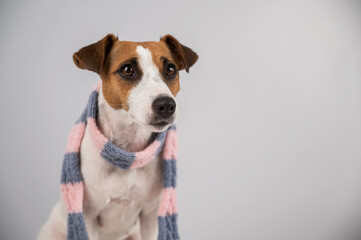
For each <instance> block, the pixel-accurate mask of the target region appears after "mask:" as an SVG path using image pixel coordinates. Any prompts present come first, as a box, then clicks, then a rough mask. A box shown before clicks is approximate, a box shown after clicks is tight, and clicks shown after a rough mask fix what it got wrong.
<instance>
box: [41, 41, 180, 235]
mask: <svg viewBox="0 0 361 240" xmlns="http://www.w3.org/2000/svg"><path fill="white" fill-rule="evenodd" d="M137 53H138V55H139V59H140V66H141V68H142V71H143V73H144V76H143V78H142V79H141V81H140V83H139V84H138V85H137V86H136V87H135V88H134V89H133V90H132V91H131V93H130V97H129V111H128V112H127V111H125V110H115V109H113V108H111V107H110V106H109V104H108V103H107V102H106V100H105V99H104V96H103V94H102V89H100V92H99V98H98V109H99V112H98V119H97V124H98V126H99V128H100V130H101V131H102V132H103V134H104V135H105V136H106V137H107V138H108V139H109V140H110V141H111V142H112V143H114V144H115V145H116V146H118V147H120V148H121V149H124V150H126V151H129V152H133V151H139V150H141V149H144V147H145V146H146V145H147V143H148V141H149V139H150V137H151V134H152V131H155V130H157V131H159V129H153V128H152V127H150V126H149V125H148V124H149V123H148V120H149V117H151V114H152V109H151V106H152V102H153V100H154V99H155V98H156V97H157V96H158V95H164V94H165V95H167V96H170V97H173V96H172V94H171V93H170V91H169V89H168V87H167V86H166V84H165V83H164V82H163V81H162V78H161V76H160V74H159V70H158V69H157V67H156V66H155V64H154V63H153V61H152V56H151V53H150V51H149V50H148V49H145V48H143V47H138V48H137ZM175 114H176V113H175ZM80 158H81V159H80V161H81V172H82V174H83V177H84V184H85V191H84V207H83V214H84V218H85V224H86V228H87V232H88V234H89V238H90V239H91V240H102V239H106V240H123V239H127V240H130V239H132V240H140V239H142V240H156V239H157V235H158V223H157V211H158V206H159V201H160V195H161V191H162V179H161V178H162V172H161V160H160V159H159V158H157V159H155V160H153V161H151V162H150V163H149V164H147V165H146V166H144V167H142V168H137V169H133V170H122V169H120V168H118V167H114V166H113V165H111V164H110V163H109V162H107V161H106V160H104V159H103V158H102V157H101V156H100V154H99V153H98V151H97V150H96V147H95V146H94V144H93V142H92V140H91V137H90V133H89V130H88V127H87V128H86V130H85V134H84V137H83V141H82V144H81V149H80ZM66 229H67V212H66V207H65V204H64V202H63V199H62V198H61V200H60V201H59V202H58V204H56V206H55V207H54V209H53V211H52V213H51V215H50V218H49V219H48V221H47V222H46V224H45V225H44V226H43V228H42V230H41V231H40V233H39V236H38V240H49V239H52V240H64V239H65V238H66V231H67V230H66Z"/></svg>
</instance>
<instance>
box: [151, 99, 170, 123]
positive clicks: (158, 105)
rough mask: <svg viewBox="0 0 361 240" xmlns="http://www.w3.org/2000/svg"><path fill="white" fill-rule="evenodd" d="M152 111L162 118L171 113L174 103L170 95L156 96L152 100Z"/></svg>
mask: <svg viewBox="0 0 361 240" xmlns="http://www.w3.org/2000/svg"><path fill="white" fill-rule="evenodd" d="M152 108H153V111H154V112H155V113H156V114H157V115H158V116H160V117H162V118H168V117H170V116H172V115H173V113H174V112H175V108H176V103H175V101H174V100H173V98H171V97H158V98H156V99H155V100H154V101H153V104H152Z"/></svg>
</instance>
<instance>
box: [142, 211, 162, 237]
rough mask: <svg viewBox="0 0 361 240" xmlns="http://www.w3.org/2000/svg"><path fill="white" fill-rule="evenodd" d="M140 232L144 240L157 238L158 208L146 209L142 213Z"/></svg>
mask: <svg viewBox="0 0 361 240" xmlns="http://www.w3.org/2000/svg"><path fill="white" fill-rule="evenodd" d="M140 232H141V235H142V240H156V239H157V238H158V208H157V207H154V206H152V207H151V209H144V210H143V211H142V212H141V213H140Z"/></svg>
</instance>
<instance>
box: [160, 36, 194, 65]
mask: <svg viewBox="0 0 361 240" xmlns="http://www.w3.org/2000/svg"><path fill="white" fill-rule="evenodd" d="M160 41H163V42H165V43H166V44H167V46H168V48H169V50H170V51H171V53H172V57H173V59H174V61H175V62H176V64H177V66H178V68H179V70H183V69H185V70H186V71H187V72H189V68H190V67H191V66H192V65H193V64H195V63H196V62H197V60H198V55H197V54H196V53H195V52H194V51H193V50H192V49H190V48H189V47H187V46H184V45H182V44H180V43H179V42H178V40H177V39H176V38H175V37H173V36H171V35H169V34H168V35H165V36H164V37H162V38H161V39H160Z"/></svg>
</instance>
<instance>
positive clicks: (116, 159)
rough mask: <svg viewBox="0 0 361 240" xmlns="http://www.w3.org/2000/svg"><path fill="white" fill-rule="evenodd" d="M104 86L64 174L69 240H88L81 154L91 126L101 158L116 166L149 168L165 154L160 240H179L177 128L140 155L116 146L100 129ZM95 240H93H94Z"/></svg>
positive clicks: (92, 101) (82, 122) (77, 134)
mask: <svg viewBox="0 0 361 240" xmlns="http://www.w3.org/2000/svg"><path fill="white" fill-rule="evenodd" d="M100 86H101V82H99V83H98V84H97V86H96V87H95V89H94V91H93V92H92V93H91V95H90V98H89V101H88V104H87V107H86V108H85V111H84V112H83V114H82V115H81V117H80V119H79V120H78V121H77V122H76V123H75V125H74V126H73V128H72V129H71V131H70V134H69V139H68V143H67V146H66V150H65V156H64V161H63V169H62V174H61V191H62V195H63V198H64V200H65V203H66V205H67V209H68V233H67V239H68V240H88V239H89V237H88V234H87V231H86V227H85V223H84V216H83V194H84V181H83V177H82V174H81V171H80V167H79V151H80V145H81V141H82V139H83V136H84V132H85V126H86V125H87V124H88V128H89V131H90V135H91V138H92V141H93V142H94V145H95V146H96V148H97V149H98V151H99V154H100V155H101V156H102V157H103V158H104V160H105V161H108V162H109V163H111V164H112V165H114V166H117V167H119V168H122V169H126V170H129V171H132V169H134V168H139V167H143V166H145V165H146V164H147V163H149V162H150V161H152V160H153V159H155V158H156V157H157V156H158V154H160V153H161V154H162V168H163V191H162V199H161V202H160V206H159V209H158V227H159V235H158V240H178V239H179V234H178V227H177V213H178V212H177V204H176V190H175V189H176V155H177V133H176V128H175V126H174V125H173V126H171V127H169V128H168V129H167V130H166V131H164V132H161V133H159V134H158V135H157V137H156V139H155V140H154V141H153V142H152V143H151V144H150V145H149V146H147V147H146V148H145V149H144V150H142V151H140V152H131V153H129V152H126V151H124V150H121V149H119V148H118V147H116V146H115V145H114V144H112V143H111V142H110V141H109V140H108V139H107V138H106V137H105V136H104V135H103V134H102V133H101V132H100V131H99V129H98V127H97V124H96V116H97V112H98V95H99V89H100ZM90 240H91V239H90Z"/></svg>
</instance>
